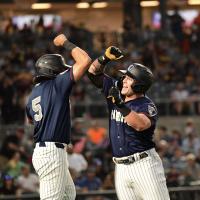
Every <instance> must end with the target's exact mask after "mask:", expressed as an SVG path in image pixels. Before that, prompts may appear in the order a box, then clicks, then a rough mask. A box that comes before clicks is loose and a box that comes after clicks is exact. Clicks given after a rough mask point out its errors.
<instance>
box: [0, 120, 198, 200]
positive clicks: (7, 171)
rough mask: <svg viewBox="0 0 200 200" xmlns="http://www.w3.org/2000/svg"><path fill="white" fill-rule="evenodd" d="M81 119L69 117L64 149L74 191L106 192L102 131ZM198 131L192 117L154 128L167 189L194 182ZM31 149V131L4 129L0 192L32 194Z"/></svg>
mask: <svg viewBox="0 0 200 200" xmlns="http://www.w3.org/2000/svg"><path fill="white" fill-rule="evenodd" d="M84 123H85V122H84V121H83V120H82V119H76V120H74V122H73V127H72V143H71V145H69V146H68V148H67V150H66V151H67V152H68V155H67V154H66V159H67V160H68V162H69V169H70V172H71V174H72V177H73V180H74V182H75V186H76V190H77V191H78V192H87V191H93V190H95V191H101V190H112V189H114V163H113V161H112V152H111V148H110V145H109V138H108V130H107V129H106V128H105V127H103V126H102V125H100V123H99V121H96V120H91V121H90V125H89V126H88V127H87V128H86V127H85V125H84ZM25 132H26V134H25ZM198 134H199V133H198V130H197V127H196V124H195V123H194V121H193V120H192V119H187V120H186V121H185V124H184V126H183V127H180V128H179V129H168V127H166V126H165V125H160V126H159V127H157V129H156V132H155V143H156V145H157V147H156V149H157V151H158V153H159V155H160V157H161V159H162V161H163V165H164V169H165V174H166V178H167V185H168V187H177V186H194V185H200V137H199V135H198ZM33 148H34V143H33V141H32V132H31V131H30V132H29V131H25V130H24V129H23V128H21V127H18V128H16V129H13V130H12V131H10V132H8V134H7V135H6V137H5V138H4V140H3V141H2V144H1V148H0V172H1V182H0V194H1V195H2V194H15V195H17V196H20V195H21V194H38V192H39V180H38V177H37V175H36V174H35V172H34V170H33V167H32V165H31V155H32V151H33ZM93 199H95V198H93ZM97 199H98V198H97ZM97 199H95V200H97ZM99 199H101V198H100V197H99ZM109 199H110V198H109V197H108V198H106V200H109ZM111 199H112V198H111ZM101 200H102V199H101ZM103 200H105V199H103Z"/></svg>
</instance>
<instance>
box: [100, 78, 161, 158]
mask: <svg viewBox="0 0 200 200" xmlns="http://www.w3.org/2000/svg"><path fill="white" fill-rule="evenodd" d="M113 85H115V80H114V79H112V78H110V77H108V76H106V75H105V76H104V84H103V93H104V95H105V96H106V97H107V96H108V91H109V89H110V88H111V87H112V86H113ZM107 103H108V109H109V134H110V140H111V145H112V150H113V156H114V157H123V156H129V155H132V154H134V153H137V152H142V151H145V150H148V149H151V148H153V147H155V144H154V142H153V134H154V130H155V126H156V121H157V118H158V117H157V109H156V107H155V105H154V103H153V102H152V101H151V99H149V98H148V97H146V96H144V97H140V98H137V99H134V100H130V101H128V102H126V103H125V104H126V106H127V107H129V108H130V109H131V110H133V111H135V112H138V113H144V114H145V115H147V116H148V117H149V119H150V120H151V127H150V128H148V129H146V130H144V131H140V132H138V131H136V130H135V129H134V128H132V127H131V126H129V125H128V124H127V123H126V122H125V121H124V118H123V116H122V114H121V113H120V112H119V111H118V109H117V106H116V105H114V104H113V103H112V101H111V100H110V99H107Z"/></svg>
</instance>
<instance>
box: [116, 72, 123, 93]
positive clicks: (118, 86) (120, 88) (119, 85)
mask: <svg viewBox="0 0 200 200" xmlns="http://www.w3.org/2000/svg"><path fill="white" fill-rule="evenodd" d="M124 78H125V76H121V77H119V78H117V81H116V83H115V86H116V87H117V88H118V89H119V91H121V90H122V88H123V80H124Z"/></svg>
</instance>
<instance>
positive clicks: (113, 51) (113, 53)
mask: <svg viewBox="0 0 200 200" xmlns="http://www.w3.org/2000/svg"><path fill="white" fill-rule="evenodd" d="M105 56H106V57H107V58H109V59H110V60H118V59H120V58H122V57H123V54H122V52H121V50H120V49H119V48H117V47H115V46H110V47H108V48H107V49H106V51H105Z"/></svg>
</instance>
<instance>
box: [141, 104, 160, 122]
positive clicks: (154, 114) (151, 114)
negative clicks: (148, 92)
mask: <svg viewBox="0 0 200 200" xmlns="http://www.w3.org/2000/svg"><path fill="white" fill-rule="evenodd" d="M137 112H138V113H143V114H145V115H146V116H147V117H148V118H149V119H150V120H151V122H152V124H155V122H156V121H157V120H158V111H157V108H156V106H155V104H154V103H152V102H149V103H145V104H143V105H141V106H140V107H139V108H138V111H137Z"/></svg>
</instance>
